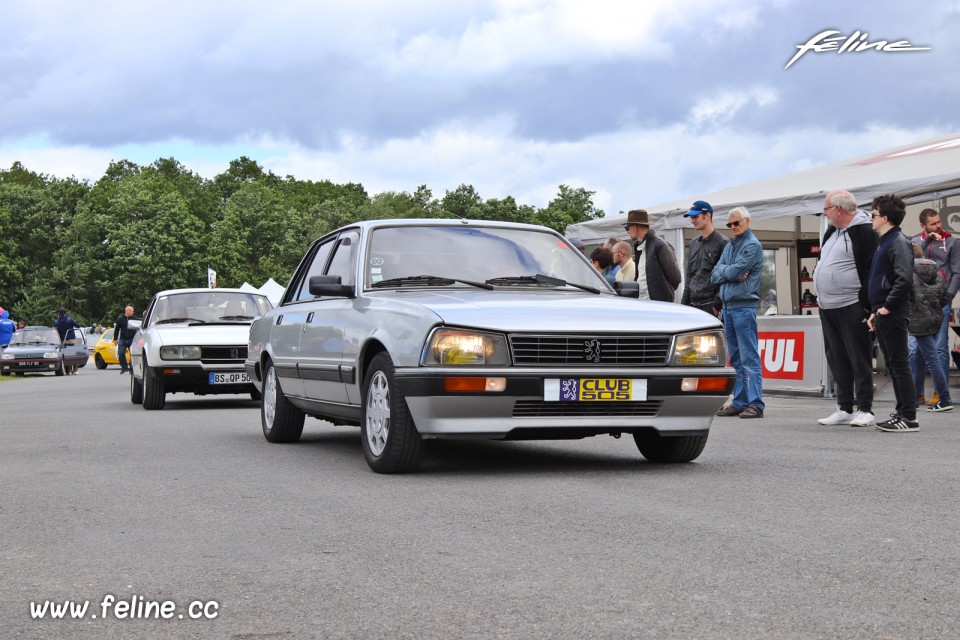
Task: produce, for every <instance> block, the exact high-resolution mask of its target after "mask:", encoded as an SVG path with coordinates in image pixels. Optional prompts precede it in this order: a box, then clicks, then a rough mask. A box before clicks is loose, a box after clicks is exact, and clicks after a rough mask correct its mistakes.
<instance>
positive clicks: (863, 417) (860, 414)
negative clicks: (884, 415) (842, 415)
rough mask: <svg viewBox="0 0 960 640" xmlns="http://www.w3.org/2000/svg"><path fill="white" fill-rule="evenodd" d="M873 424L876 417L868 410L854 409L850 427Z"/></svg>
mask: <svg viewBox="0 0 960 640" xmlns="http://www.w3.org/2000/svg"><path fill="white" fill-rule="evenodd" d="M874 424H876V418H874V417H873V414H872V413H870V412H869V411H859V410H858V411H855V412H854V413H853V419H852V420H851V421H850V426H851V427H872V426H873V425H874Z"/></svg>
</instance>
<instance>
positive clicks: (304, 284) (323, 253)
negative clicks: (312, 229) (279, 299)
mask: <svg viewBox="0 0 960 640" xmlns="http://www.w3.org/2000/svg"><path fill="white" fill-rule="evenodd" d="M335 244H336V242H335V241H334V240H330V241H328V242H324V243H323V244H322V245H320V246H319V247H317V251H316V253H314V254H313V260H311V261H310V267H309V268H308V269H307V270H306V271H305V272H304V274H303V279H302V280H301V281H300V284H299V285H298V286H297V295H296V297H294V300H295V301H300V300H312V299H313V296H312V295H310V290H309V284H308V283H309V282H310V278H311V277H313V276H322V275H323V268H324V267H326V266H327V258H329V257H330V252H331V251H332V250H333V246H334V245H335Z"/></svg>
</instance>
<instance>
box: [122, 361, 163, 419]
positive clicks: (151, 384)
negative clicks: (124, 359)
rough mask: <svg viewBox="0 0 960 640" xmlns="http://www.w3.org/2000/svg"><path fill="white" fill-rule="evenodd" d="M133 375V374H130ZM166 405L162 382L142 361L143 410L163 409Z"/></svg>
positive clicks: (145, 362)
mask: <svg viewBox="0 0 960 640" xmlns="http://www.w3.org/2000/svg"><path fill="white" fill-rule="evenodd" d="M130 375H131V376H132V375H133V372H132V371H131V372H130ZM166 403H167V392H166V391H165V390H164V388H163V380H160V379H158V378H157V376H156V374H154V373H153V370H152V369H150V367H149V366H147V361H146V360H144V361H143V408H144V409H146V410H148V411H153V410H154V409H163V406H164V405H165V404H166Z"/></svg>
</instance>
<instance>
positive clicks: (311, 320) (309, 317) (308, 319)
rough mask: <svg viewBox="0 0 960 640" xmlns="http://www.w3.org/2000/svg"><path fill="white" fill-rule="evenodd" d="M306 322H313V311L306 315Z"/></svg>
mask: <svg viewBox="0 0 960 640" xmlns="http://www.w3.org/2000/svg"><path fill="white" fill-rule="evenodd" d="M307 322H313V311H311V312H310V313H308V314H307Z"/></svg>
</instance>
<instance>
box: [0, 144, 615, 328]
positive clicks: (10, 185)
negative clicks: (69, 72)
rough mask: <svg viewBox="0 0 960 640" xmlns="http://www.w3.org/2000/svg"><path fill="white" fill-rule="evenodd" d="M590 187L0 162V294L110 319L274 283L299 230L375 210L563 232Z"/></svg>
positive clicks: (13, 312) (13, 307)
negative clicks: (97, 174)
mask: <svg viewBox="0 0 960 640" xmlns="http://www.w3.org/2000/svg"><path fill="white" fill-rule="evenodd" d="M594 193H595V192H593V191H587V190H586V189H582V188H577V189H574V188H571V187H569V186H567V185H560V186H559V189H558V193H557V196H556V197H555V198H554V199H553V200H552V201H550V203H549V204H548V205H547V206H546V207H542V208H538V207H534V206H531V205H525V204H518V203H517V202H516V200H515V199H514V198H513V197H512V196H507V197H505V198H502V199H496V198H493V199H487V200H484V199H482V198H481V197H480V195H479V194H478V193H477V192H476V190H475V189H474V188H473V187H472V186H471V185H469V184H461V185H460V186H459V187H457V188H456V189H455V190H453V191H447V192H446V193H445V194H444V196H443V197H442V198H435V197H434V196H433V193H432V192H431V190H430V189H428V188H427V187H426V186H425V185H421V186H419V187H417V189H416V190H414V192H413V193H409V192H406V191H403V192H394V191H387V192H383V193H378V194H375V195H372V196H371V195H369V194H368V193H367V191H366V190H365V189H364V187H363V185H361V184H357V183H347V184H335V183H333V182H331V181H329V180H320V181H311V180H297V179H296V178H294V177H293V176H286V177H283V178H281V177H279V176H277V175H275V174H273V173H272V172H270V171H264V170H263V168H262V167H261V166H259V165H258V164H257V163H256V162H255V161H254V160H251V159H250V158H247V157H245V156H243V157H240V158H238V159H237V160H233V161H232V162H230V166H229V168H227V170H226V171H224V172H223V173H221V174H218V175H217V176H215V177H214V178H213V179H205V178H202V177H200V176H199V175H197V174H196V173H194V172H192V171H189V170H188V169H187V168H185V167H184V166H183V165H182V164H180V163H179V162H178V161H176V160H175V159H173V158H163V159H160V160H157V161H156V162H154V163H153V164H151V165H148V166H142V165H138V164H136V163H133V162H130V161H128V160H122V161H117V162H112V163H111V164H110V166H108V167H107V169H106V171H105V172H104V175H103V176H102V177H101V178H100V179H99V180H97V181H96V182H94V183H92V184H91V183H90V182H89V181H86V180H83V181H80V180H77V179H75V178H73V177H71V178H57V177H53V176H47V175H43V174H38V173H35V172H33V171H30V170H29V169H27V168H26V167H24V166H23V165H22V164H21V163H19V162H15V163H14V164H13V165H12V166H11V167H10V169H9V170H5V171H4V170H0V306H2V307H4V308H5V309H7V310H8V311H9V312H10V317H11V318H12V319H14V320H18V321H20V320H22V321H24V322H25V323H27V324H28V325H29V324H42V325H51V324H52V322H53V319H54V318H55V317H56V309H57V308H58V307H65V308H67V309H68V310H69V311H70V313H71V315H72V316H73V317H74V318H76V319H77V321H78V322H80V323H81V324H93V323H95V322H100V323H103V324H110V323H112V322H113V319H114V318H116V316H117V315H118V314H119V313H120V312H121V311H122V309H123V307H124V306H126V305H127V304H132V305H133V306H134V308H135V309H136V310H137V312H140V311H142V310H143V308H144V306H145V305H146V303H147V301H148V300H149V299H150V297H151V296H152V295H153V294H154V293H155V292H156V291H160V290H163V289H176V288H182V287H203V286H206V277H207V268H208V267H209V268H212V269H213V270H215V271H216V272H217V285H218V286H221V287H238V286H240V285H241V284H243V283H244V282H249V283H250V284H253V285H254V286H259V285H260V284H263V282H265V281H266V280H267V279H268V278H273V279H274V280H276V281H277V282H280V283H281V284H285V283H286V282H287V281H288V280H289V279H290V276H291V275H292V273H293V270H294V269H295V268H296V266H297V264H298V263H299V261H300V258H301V257H302V256H303V253H304V252H305V251H306V249H307V247H308V246H309V244H310V242H312V241H313V240H314V239H315V238H318V237H320V236H321V235H323V234H325V233H327V232H328V231H331V230H333V229H336V228H337V227H340V226H342V225H345V224H350V223H353V222H357V221H360V220H375V219H384V218H449V217H455V216H456V217H462V218H469V219H473V220H505V221H513V222H527V223H533V224H541V225H544V226H547V227H550V228H552V229H556V230H558V231H560V232H561V233H563V231H564V229H565V228H566V226H567V225H568V224H572V223H576V222H583V221H585V220H590V219H594V218H598V217H601V216H603V211H601V210H599V209H597V208H596V207H595V206H594V204H593V200H592V197H593V194H594Z"/></svg>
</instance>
